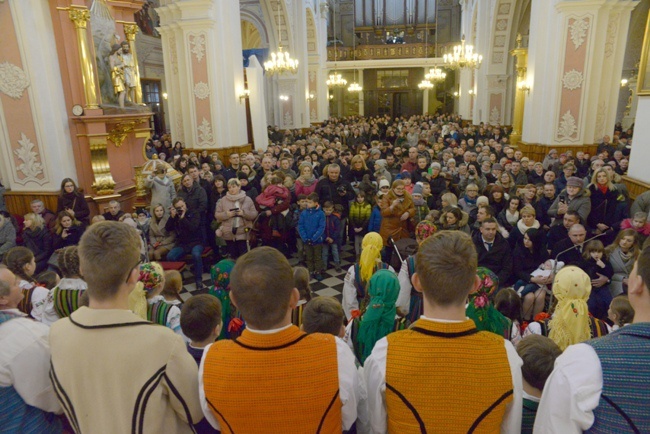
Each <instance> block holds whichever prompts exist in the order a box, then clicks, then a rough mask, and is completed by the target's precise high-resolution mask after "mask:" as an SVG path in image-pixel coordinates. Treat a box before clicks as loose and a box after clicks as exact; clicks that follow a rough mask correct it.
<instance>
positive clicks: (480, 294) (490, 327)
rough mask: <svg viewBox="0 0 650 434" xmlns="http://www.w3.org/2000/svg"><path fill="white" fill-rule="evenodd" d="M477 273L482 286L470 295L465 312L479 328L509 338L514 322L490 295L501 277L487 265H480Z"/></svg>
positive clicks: (497, 285)
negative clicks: (497, 306)
mask: <svg viewBox="0 0 650 434" xmlns="http://www.w3.org/2000/svg"><path fill="white" fill-rule="evenodd" d="M476 275H477V276H478V277H479V279H481V286H480V287H479V289H478V290H477V291H476V292H474V293H472V294H470V295H469V303H468V304H467V309H465V314H466V315H467V317H468V318H470V319H471V320H473V321H474V324H476V328H477V329H478V330H482V331H488V332H492V333H495V334H497V335H499V336H503V337H504V338H506V339H509V338H510V332H511V328H512V322H511V321H510V320H509V319H508V318H506V317H505V316H503V314H501V312H499V311H498V310H497V309H496V308H495V307H494V306H492V302H490V296H491V295H492V294H493V293H494V292H495V291H496V290H497V288H498V287H499V278H498V277H497V275H496V274H494V273H493V272H492V271H490V270H489V269H487V268H485V267H479V268H478V269H477V270H476Z"/></svg>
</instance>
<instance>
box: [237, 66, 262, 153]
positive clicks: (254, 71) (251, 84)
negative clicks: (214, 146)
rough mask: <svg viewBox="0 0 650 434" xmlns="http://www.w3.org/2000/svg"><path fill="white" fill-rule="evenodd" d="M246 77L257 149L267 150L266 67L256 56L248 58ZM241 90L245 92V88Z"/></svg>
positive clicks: (243, 102)
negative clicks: (263, 66)
mask: <svg viewBox="0 0 650 434" xmlns="http://www.w3.org/2000/svg"><path fill="white" fill-rule="evenodd" d="M246 79H247V81H248V91H249V99H248V102H249V106H250V112H251V124H252V126H253V140H254V142H255V149H258V150H266V148H267V147H268V145H269V139H268V132H267V130H266V127H267V125H268V123H267V121H266V99H265V97H264V68H262V65H260V62H259V60H257V57H256V56H251V57H249V58H248V68H246ZM241 91H242V92H243V89H241ZM240 95H241V93H240ZM239 102H240V104H242V105H244V104H246V101H245V100H244V99H242V98H240V99H239Z"/></svg>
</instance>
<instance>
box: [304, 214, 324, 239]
mask: <svg viewBox="0 0 650 434" xmlns="http://www.w3.org/2000/svg"><path fill="white" fill-rule="evenodd" d="M298 233H299V234H300V238H301V239H302V241H303V242H305V243H309V242H311V243H313V244H322V243H323V240H324V239H325V238H324V234H325V213H324V212H323V210H322V209H321V208H320V207H316V208H308V209H306V210H304V211H303V212H301V213H300V219H299V220H298Z"/></svg>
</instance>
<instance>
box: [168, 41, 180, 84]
mask: <svg viewBox="0 0 650 434" xmlns="http://www.w3.org/2000/svg"><path fill="white" fill-rule="evenodd" d="M169 58H170V60H171V64H172V73H173V74H174V75H178V54H176V37H174V35H173V34H171V35H169Z"/></svg>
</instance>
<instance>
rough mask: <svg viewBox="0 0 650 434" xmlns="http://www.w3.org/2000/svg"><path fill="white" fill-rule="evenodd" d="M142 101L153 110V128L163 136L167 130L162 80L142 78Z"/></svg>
mask: <svg viewBox="0 0 650 434" xmlns="http://www.w3.org/2000/svg"><path fill="white" fill-rule="evenodd" d="M140 83H141V85H142V102H143V103H145V104H146V105H148V106H149V109H151V111H152V112H153V125H151V128H152V129H153V131H154V132H155V134H156V135H158V136H161V135H163V134H165V133H166V132H167V129H166V128H165V106H164V102H165V99H164V98H163V97H162V90H161V84H160V80H155V79H149V78H147V79H144V78H143V79H142V80H140Z"/></svg>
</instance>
